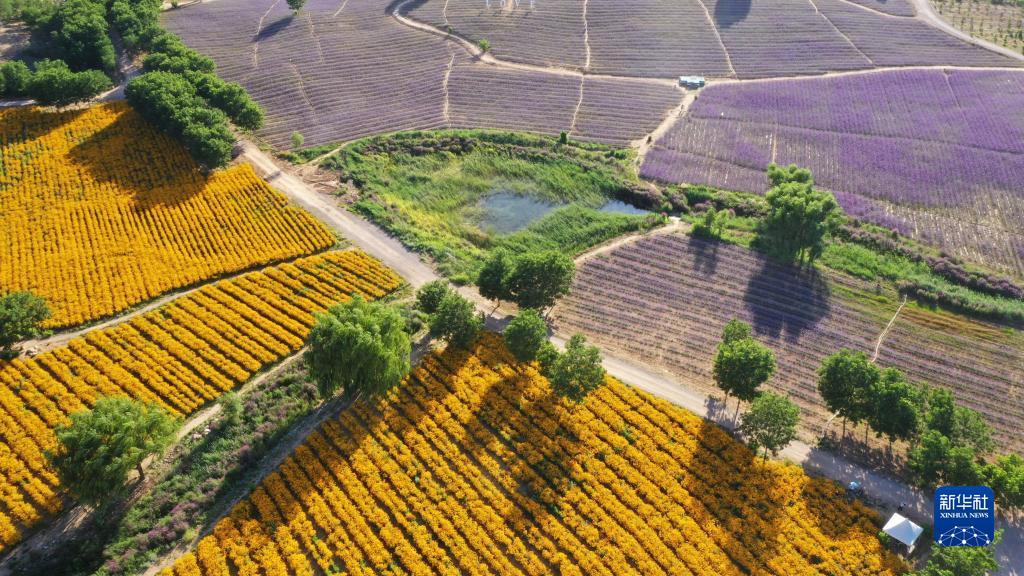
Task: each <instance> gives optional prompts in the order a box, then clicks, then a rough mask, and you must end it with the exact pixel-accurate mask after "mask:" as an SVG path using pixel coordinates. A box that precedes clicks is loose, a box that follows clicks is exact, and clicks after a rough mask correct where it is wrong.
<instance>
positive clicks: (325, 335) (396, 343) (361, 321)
mask: <svg viewBox="0 0 1024 576" xmlns="http://www.w3.org/2000/svg"><path fill="white" fill-rule="evenodd" d="M309 344H310V348H309V353H308V355H307V359H308V361H309V366H310V372H311V373H312V375H313V377H314V378H315V379H316V381H317V385H318V387H319V388H320V394H321V395H322V396H324V397H330V396H332V395H334V394H335V392H337V391H338V390H339V389H340V390H342V391H343V392H344V393H345V394H349V395H354V394H356V393H362V394H364V395H367V396H370V397H374V396H377V395H379V394H381V393H383V392H385V391H386V390H388V389H389V388H391V387H392V386H394V385H396V384H398V383H399V382H401V380H402V378H403V377H405V375H406V374H408V373H409V367H410V366H409V353H410V351H411V344H410V343H409V335H408V334H407V333H406V332H405V319H404V318H403V317H402V315H401V313H399V312H398V311H397V310H395V309H394V308H393V307H391V306H388V305H386V304H383V303H380V302H366V301H365V300H363V299H362V298H360V297H358V296H357V297H355V298H353V299H351V300H349V301H348V302H343V303H341V304H338V305H336V306H334V307H332V308H331V309H330V310H328V311H327V312H326V313H325V314H319V315H317V319H316V323H315V324H314V325H313V329H312V331H311V332H310V334H309Z"/></svg>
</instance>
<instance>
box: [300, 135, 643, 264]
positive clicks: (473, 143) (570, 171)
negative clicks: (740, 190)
mask: <svg viewBox="0 0 1024 576" xmlns="http://www.w3.org/2000/svg"><path fill="white" fill-rule="evenodd" d="M326 151H327V148H325V147H319V148H312V149H308V150H304V151H302V152H301V153H298V154H294V155H292V158H293V159H295V160H299V161H302V160H308V159H312V158H315V157H317V156H318V155H320V154H322V153H324V152H326ZM628 158H629V154H628V153H626V152H624V151H622V150H618V149H613V148H609V147H604V146H599V145H591V144H578V143H575V142H574V143H571V144H559V143H558V142H557V140H555V139H550V138H543V137H537V136H528V135H521V134H506V133H490V132H469V131H455V132H447V131H446V132H437V133H418V132H415V133H404V134H399V135H395V136H384V137H377V138H369V139H366V140H360V141H358V142H356V143H353V144H350V145H348V146H346V147H345V148H344V149H342V150H341V151H339V152H338V153H337V154H335V155H333V156H331V157H329V158H327V159H325V160H323V162H322V163H321V164H320V165H321V167H322V168H324V169H327V170H333V171H337V173H338V175H339V179H340V181H342V182H351V183H352V184H353V185H354V187H355V189H356V190H357V193H356V197H354V198H350V200H351V201H352V208H353V209H354V210H355V211H357V212H359V213H360V214H362V215H364V216H366V217H367V218H369V219H370V220H372V221H373V222H375V223H376V224H378V225H379V226H381V227H382V228H384V229H385V230H387V231H389V232H391V233H392V234H394V235H395V236H396V237H398V238H399V239H400V240H401V241H402V242H403V243H404V244H405V245H406V246H408V247H409V248H410V249H412V250H414V251H416V252H420V253H422V254H425V255H427V256H429V257H430V258H432V259H433V260H434V262H435V263H436V264H437V267H438V270H439V271H440V272H441V273H443V274H444V275H446V276H448V277H449V278H451V279H452V280H453V281H455V282H456V283H468V282H471V281H473V279H474V278H475V277H476V275H477V273H478V272H479V270H480V268H481V267H482V265H483V262H484V261H485V260H486V258H487V257H488V255H490V254H491V253H493V252H495V251H497V250H505V251H508V252H511V253H524V252H537V251H542V250H557V251H560V252H562V253H563V254H567V255H569V256H573V255H575V254H577V253H579V252H582V251H584V250H586V249H587V248H589V247H591V246H594V245H596V244H599V243H601V242H603V241H605V240H609V239H611V238H614V237H616V236H620V235H622V234H626V233H629V232H636V231H642V230H647V229H650V228H651V227H654V226H657V225H659V224H661V223H662V222H663V219H662V217H661V216H660V215H658V214H655V213H646V212H641V211H640V210H637V209H636V208H633V206H634V205H636V206H639V207H641V208H646V209H655V210H660V209H661V208H662V207H663V206H662V199H661V198H660V196H658V195H655V196H651V193H650V192H649V191H648V190H647V189H646V188H645V187H644V186H643V185H642V183H641V182H639V181H638V180H637V179H636V178H635V176H633V175H632V174H631V172H630V168H629V166H628ZM345 191H346V190H345V189H344V188H343V189H342V192H345Z"/></svg>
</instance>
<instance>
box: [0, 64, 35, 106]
mask: <svg viewBox="0 0 1024 576" xmlns="http://www.w3.org/2000/svg"><path fill="white" fill-rule="evenodd" d="M0 76H3V85H4V95H6V96H10V97H15V98H18V97H22V96H26V95H27V94H28V87H29V83H30V82H31V81H32V72H30V71H29V69H28V66H26V65H25V63H24V62H22V61H21V60H12V61H10V62H4V64H3V65H2V66H0Z"/></svg>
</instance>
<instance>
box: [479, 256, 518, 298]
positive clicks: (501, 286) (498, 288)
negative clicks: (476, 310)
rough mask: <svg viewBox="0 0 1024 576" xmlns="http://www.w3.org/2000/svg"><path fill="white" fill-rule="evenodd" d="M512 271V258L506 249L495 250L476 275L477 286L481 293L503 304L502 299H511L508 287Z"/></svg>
mask: <svg viewBox="0 0 1024 576" xmlns="http://www.w3.org/2000/svg"><path fill="white" fill-rule="evenodd" d="M511 272H512V259H511V258H510V257H509V255H508V253H507V252H505V251H504V250H500V249H499V250H495V251H494V252H492V253H491V256H490V257H489V258H488V259H487V261H486V262H484V266H483V268H481V269H480V273H479V274H477V277H476V286H477V289H478V290H480V295H481V296H483V297H484V298H487V299H488V300H494V301H496V302H497V305H498V306H500V305H501V301H502V300H511V299H512V294H511V293H509V289H508V278H509V275H510V274H511Z"/></svg>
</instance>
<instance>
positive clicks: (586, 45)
mask: <svg viewBox="0 0 1024 576" xmlns="http://www.w3.org/2000/svg"><path fill="white" fill-rule="evenodd" d="M447 3H448V0H445V4H447ZM589 3H590V0H583V53H584V54H585V56H584V58H583V70H584V71H587V70H590V25H589V24H588V23H587V4H589ZM580 90H582V88H581V89H580Z"/></svg>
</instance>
